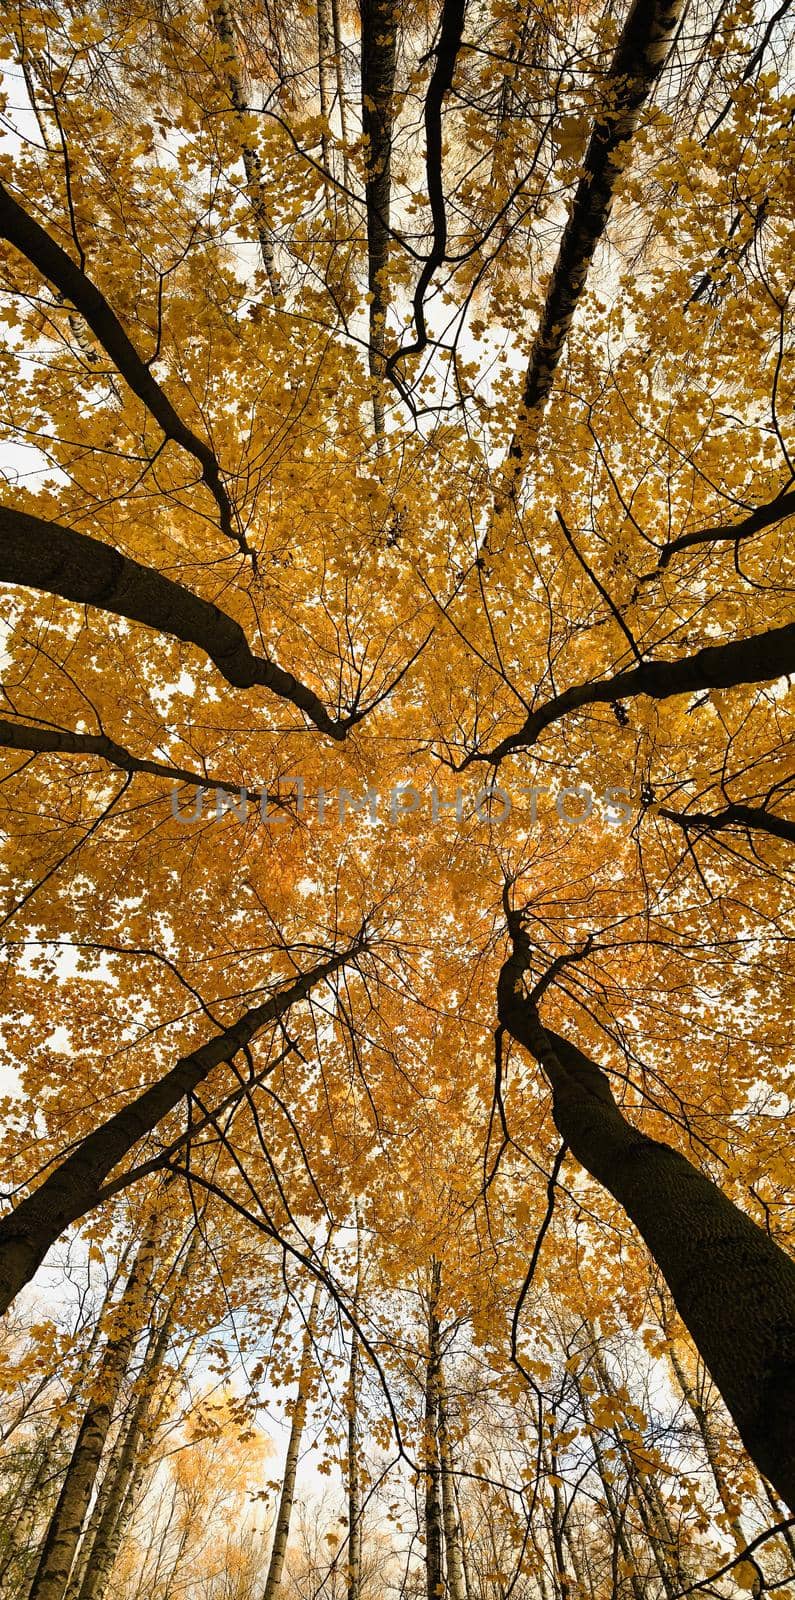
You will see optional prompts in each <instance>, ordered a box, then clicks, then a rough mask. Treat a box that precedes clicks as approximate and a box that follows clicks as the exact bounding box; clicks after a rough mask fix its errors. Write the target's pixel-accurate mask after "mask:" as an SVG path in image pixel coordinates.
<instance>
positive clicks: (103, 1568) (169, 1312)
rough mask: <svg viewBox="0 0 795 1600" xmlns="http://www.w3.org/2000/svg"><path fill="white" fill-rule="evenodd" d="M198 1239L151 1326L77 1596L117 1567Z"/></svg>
mask: <svg viewBox="0 0 795 1600" xmlns="http://www.w3.org/2000/svg"><path fill="white" fill-rule="evenodd" d="M199 1239H200V1234H199V1232H198V1229H194V1231H193V1233H192V1237H191V1240H190V1244H189V1245H188V1248H187V1250H186V1252H185V1258H184V1261H183V1263H182V1266H181V1268H180V1270H179V1272H178V1274H177V1278H176V1281H175V1284H174V1288H173V1291H172V1294H171V1298H170V1301H169V1303H168V1306H167V1308H166V1312H165V1315H164V1316H163V1318H162V1320H161V1322H160V1325H159V1327H158V1326H153V1327H152V1330H151V1332H150V1335H149V1341H148V1345H147V1350H146V1355H145V1357H144V1362H143V1366H142V1369H141V1373H140V1376H139V1379H138V1396H137V1399H136V1400H135V1401H134V1404H133V1407H132V1412H131V1415H130V1417H129V1420H128V1422H127V1426H126V1428H125V1429H124V1430H123V1431H122V1434H121V1436H120V1440H119V1442H118V1444H117V1448H116V1450H115V1451H114V1452H113V1456H112V1458H111V1461H110V1462H109V1463H108V1467H107V1470H106V1473H105V1478H104V1480H103V1485H102V1493H101V1495H100V1496H99V1497H98V1499H97V1507H98V1508H99V1511H98V1516H97V1519H96V1523H95V1525H94V1528H93V1529H91V1528H90V1527H89V1529H87V1530H86V1533H87V1537H86V1539H85V1540H84V1544H85V1546H86V1548H85V1552H84V1551H83V1550H82V1549H81V1552H80V1558H79V1560H80V1575H79V1585H75V1590H74V1592H75V1594H76V1595H77V1600H101V1597H102V1595H104V1593H105V1588H106V1585H107V1582H108V1579H109V1577H110V1575H111V1572H112V1570H113V1564H114V1562H115V1560H116V1556H117V1554H118V1549H119V1544H120V1542H121V1534H122V1531H123V1525H122V1522H121V1512H122V1507H123V1505H124V1501H125V1498H126V1494H127V1490H128V1488H129V1486H130V1484H131V1482H132V1480H133V1477H134V1474H135V1467H136V1462H137V1459H138V1455H139V1451H140V1447H141V1443H142V1440H143V1438H144V1436H145V1434H146V1431H147V1427H148V1423H149V1415H150V1411H151V1407H152V1400H153V1398H154V1391H155V1385H156V1383H157V1379H158V1376H159V1374H160V1369H161V1367H162V1365H163V1361H164V1360H165V1357H166V1353H167V1351H168V1347H169V1343H170V1341H171V1335H172V1333H173V1330H174V1321H175V1318H176V1315H177V1312H178V1310H179V1306H180V1302H181V1297H182V1291H183V1289H184V1287H185V1284H186V1283H187V1281H188V1278H189V1276H190V1271H191V1267H192V1265H193V1261H194V1259H195V1256H196V1250H197V1247H198V1243H199Z"/></svg>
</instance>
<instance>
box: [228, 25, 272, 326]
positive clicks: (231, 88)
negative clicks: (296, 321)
mask: <svg viewBox="0 0 795 1600" xmlns="http://www.w3.org/2000/svg"><path fill="white" fill-rule="evenodd" d="M213 21H214V23H215V31H216V33H217V35H218V39H219V41H220V43H221V45H222V47H223V49H224V52H225V54H226V61H225V64H224V65H225V77H226V85H227V89H228V92H229V98H230V100H231V102H232V105H233V106H234V108H235V111H236V112H237V114H238V117H242V116H243V115H244V114H245V112H246V110H247V105H246V95H245V91H244V88H243V73H242V69H241V66H240V62H239V60H238V54H237V47H236V44H235V24H234V17H233V15H232V11H231V8H230V6H229V4H228V0H221V3H220V5H217V6H216V8H215V11H214V12H213ZM241 149H242V155H243V170H244V172H245V174H246V183H247V185H248V192H249V198H250V200H251V209H252V211H253V214H254V224H255V227H256V230H257V239H258V241H259V250H260V256H261V259H262V265H263V267H264V269H265V276H266V277H267V279H268V283H269V284H270V291H271V294H272V295H273V298H274V300H275V301H276V304H277V305H278V304H279V303H280V302H281V298H282V286H281V282H280V280H279V272H278V268H277V266H276V258H275V256H274V253H273V233H272V230H271V227H270V224H269V222H268V216H267V209H266V204H265V184H264V181H263V177H262V166H261V164H260V159H259V156H258V154H257V151H256V150H255V149H254V148H253V147H252V146H251V145H250V144H248V143H247V142H246V140H245V139H244V140H243V141H242V146H241Z"/></svg>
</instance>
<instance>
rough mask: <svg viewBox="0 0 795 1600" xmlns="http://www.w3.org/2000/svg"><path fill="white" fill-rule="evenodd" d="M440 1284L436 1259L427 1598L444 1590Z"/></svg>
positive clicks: (428, 1377) (429, 1372) (428, 1394)
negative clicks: (440, 1453) (440, 1446)
mask: <svg viewBox="0 0 795 1600" xmlns="http://www.w3.org/2000/svg"><path fill="white" fill-rule="evenodd" d="M440 1286H441V1268H440V1265H439V1262H438V1261H434V1262H433V1264H432V1267H431V1287H430V1293H429V1295H428V1360H427V1363H426V1368H425V1439H424V1457H425V1576H426V1589H427V1595H428V1600H441V1596H442V1595H443V1594H444V1590H445V1584H444V1565H443V1549H442V1504H441V1497H440V1487H441V1481H440V1480H441V1471H440V1466H439V1454H438V1435H439V1370H440V1367H439V1360H440V1358H439V1319H438V1317H437V1315H436V1307H437V1304H438V1300H439V1289H440Z"/></svg>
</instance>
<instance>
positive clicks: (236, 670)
mask: <svg viewBox="0 0 795 1600" xmlns="http://www.w3.org/2000/svg"><path fill="white" fill-rule="evenodd" d="M0 583H14V584H18V585H19V586H20V587H21V588H25V589H41V590H43V592H44V593H45V594H55V595H59V596H60V598H61V599H62V600H70V601H74V602H75V603H76V604H77V605H86V606H96V607H97V608H98V609H99V610H101V611H108V612H110V613H111V615H112V616H116V617H125V618H126V619H127V620H128V621H130V622H141V623H143V625H144V627H146V628H154V629H155V630H156V631H157V632H159V633H165V634H167V635H169V637H170V638H172V639H182V641H183V642H184V643H185V644H193V645H196V647H197V648H198V649H199V650H201V651H203V652H204V654H205V655H207V656H209V658H210V660H211V661H212V662H213V665H214V666H216V667H217V669H218V671H219V672H220V673H221V676H222V677H223V678H224V680H225V682H226V683H228V684H230V685H231V687H232V688H235V689H254V688H257V687H261V688H263V689H268V690H269V691H270V692H271V693H272V694H275V695H278V696H279V698H280V699H282V700H287V701H289V702H290V704H291V705H293V706H295V708H296V710H298V711H301V712H302V713H303V715H304V716H305V717H307V718H308V720H309V721H310V722H312V723H314V725H315V727H316V728H318V729H319V731H320V732H321V733H326V734H328V736H329V738H331V739H337V740H341V739H344V738H345V734H346V732H347V730H348V728H349V727H352V726H353V724H354V722H355V721H357V720H359V719H358V718H356V717H352V718H351V719H350V720H347V721H346V720H345V719H343V720H342V721H336V720H335V719H334V718H333V717H330V716H329V714H328V712H327V710H326V708H325V706H324V705H323V702H322V700H320V699H319V697H318V696H317V695H316V694H315V693H314V691H313V690H312V689H308V688H307V686H306V684H303V683H300V682H299V680H298V679H297V678H295V677H293V674H292V673H291V672H285V670H284V668H283V667H280V666H278V665H277V664H276V662H275V661H271V660H270V659H269V658H268V657H267V656H260V655H255V654H254V652H253V651H252V650H251V649H250V647H249V644H248V641H247V639H246V636H245V634H244V632H243V629H242V628H241V626H240V623H239V622H236V621H235V620H234V618H232V617H229V616H227V615H226V613H225V612H224V611H219V609H218V607H217V606H214V605H212V604H211V602H210V601H209V600H202V599H201V598H200V597H199V595H196V594H193V593H192V592H191V590H190V589H185V588H183V586H182V584H181V583H175V582H174V580H173V579H172V578H167V577H165V576H164V575H163V574H162V573H160V572H158V571H157V569H156V568H154V567H147V566H144V565H143V564H142V563H141V562H140V561H133V560H132V559H131V558H130V557H129V556H123V555H122V554H121V553H120V551H118V550H114V549H113V547H112V546H111V545H109V544H103V542H102V540H101V539H93V538H92V537H91V535H90V534H87V533H78V532H76V530H75V529H74V528H65V527H63V526H62V525H61V524H60V523H58V522H51V521H50V520H49V519H47V518H44V517H35V516H33V515H31V514H30V513H29V512H27V511H17V510H15V509H14V507H12V506H4V505H0Z"/></svg>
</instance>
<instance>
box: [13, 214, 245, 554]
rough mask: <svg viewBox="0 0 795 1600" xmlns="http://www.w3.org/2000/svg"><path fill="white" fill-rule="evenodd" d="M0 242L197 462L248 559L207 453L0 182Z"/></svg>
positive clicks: (224, 528)
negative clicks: (52, 293)
mask: <svg viewBox="0 0 795 1600" xmlns="http://www.w3.org/2000/svg"><path fill="white" fill-rule="evenodd" d="M0 238H3V239H7V240H8V242H9V244H12V245H13V246H14V248H15V249H16V250H18V251H19V252H20V254H21V255H23V256H24V257H25V258H26V260H28V261H29V262H30V263H31V265H32V266H34V267H35V268H36V270H37V271H38V272H40V273H41V275H42V276H43V277H45V278H47V279H48V280H49V282H50V283H52V284H54V286H55V288H56V289H58V290H59V292H60V293H61V294H62V295H63V297H64V299H65V300H68V301H69V302H70V303H71V304H72V305H73V306H75V308H76V309H77V310H78V311H79V312H80V315H81V316H82V317H83V318H84V320H85V321H86V322H87V323H88V326H89V328H90V329H91V331H92V333H93V334H94V335H95V337H96V338H97V339H98V340H99V343H100V344H101V345H102V348H103V350H104V351H105V353H106V354H107V355H108V356H109V357H110V359H111V361H112V362H113V363H114V365H115V367H116V369H117V371H118V372H119V373H120V374H121V376H122V377H123V379H124V381H125V383H126V384H127V385H128V387H129V388H130V389H131V390H132V392H133V394H134V395H136V396H137V398H138V399H139V400H140V401H141V403H142V404H143V405H144V406H145V407H146V409H147V411H148V412H149V414H150V416H152V417H154V419H155V421H156V422H157V424H158V426H159V427H160V428H161V429H162V431H163V434H164V435H165V437H166V439H171V440H173V441H174V443H175V444H178V445H180V446H181V448H182V449H183V450H186V451H187V453H188V454H189V455H191V456H193V459H194V460H195V461H196V462H198V464H199V466H200V467H201V469H202V481H203V483H204V484H206V486H207V488H208V489H209V491H210V493H211V495H212V496H213V499H214V500H215V503H216V505H217V507H218V511H219V518H220V528H221V532H222V533H223V534H224V535H225V536H226V537H227V538H228V539H231V540H232V541H233V542H234V543H235V544H236V545H238V546H239V547H240V549H241V550H243V551H244V552H245V553H246V554H247V555H250V554H251V551H250V550H249V548H248V545H247V544H246V542H245V540H244V539H243V538H242V536H240V535H239V534H238V533H237V532H236V530H235V527H234V520H233V514H232V505H231V502H230V500H229V496H228V494H227V492H226V489H225V487H224V484H223V480H222V478H221V469H220V466H219V464H218V461H217V460H216V457H215V455H214V453H213V451H212V449H211V448H210V446H209V445H208V444H207V443H205V441H204V440H203V439H200V438H199V436H198V434H196V433H194V432H193V429H192V428H189V427H188V426H187V424H186V423H184V422H183V421H182V418H181V417H180V416H179V415H178V414H177V412H176V410H175V409H174V406H173V405H172V403H171V401H170V400H169V398H168V396H167V395H166V394H165V392H164V391H163V389H161V387H160V384H159V383H158V382H157V380H156V379H155V378H153V376H152V372H151V368H150V366H149V365H148V364H147V362H145V361H144V360H143V359H142V358H141V356H140V355H139V354H138V351H137V350H136V348H135V346H134V344H133V343H132V340H131V339H130V337H129V335H128V334H127V333H125V331H124V328H123V327H122V325H121V323H120V321H119V319H118V317H117V316H116V313H115V311H113V310H112V308H111V307H110V306H109V305H108V302H107V300H106V299H105V297H104V295H103V294H101V293H100V291H99V289H98V288H97V286H96V284H95V283H92V281H91V279H90V278H89V277H88V276H87V274H86V273H85V271H84V270H83V268H82V266H78V264H77V262H76V261H73V260H72V258H71V256H68V255H67V254H66V251H65V250H63V249H62V248H61V246H60V245H59V244H58V242H57V240H56V239H53V238H52V236H51V234H49V233H47V231H46V229H44V228H42V226H41V224H40V223H38V222H37V221H36V219H35V217H32V216H31V215H30V214H29V212H27V211H26V210H25V208H24V206H22V205H20V203H19V201H18V200H15V199H14V197H13V195H12V194H11V193H10V192H9V190H8V189H6V187H5V185H4V184H2V183H0Z"/></svg>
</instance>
